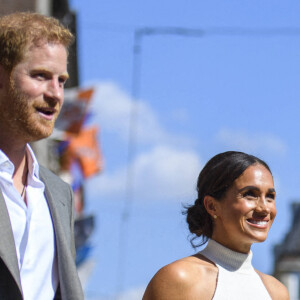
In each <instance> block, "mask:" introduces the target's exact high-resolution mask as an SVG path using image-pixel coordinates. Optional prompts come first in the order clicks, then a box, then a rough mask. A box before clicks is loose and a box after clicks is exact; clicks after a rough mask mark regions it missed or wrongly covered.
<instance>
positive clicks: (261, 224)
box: [246, 218, 269, 229]
mask: <svg viewBox="0 0 300 300" xmlns="http://www.w3.org/2000/svg"><path fill="white" fill-rule="evenodd" d="M246 222H247V223H248V224H249V225H251V226H253V227H256V228H263V229H264V228H267V227H268V222H269V220H268V219H263V220H262V219H253V218H251V219H247V220H246Z"/></svg>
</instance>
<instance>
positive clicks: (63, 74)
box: [32, 67, 70, 79]
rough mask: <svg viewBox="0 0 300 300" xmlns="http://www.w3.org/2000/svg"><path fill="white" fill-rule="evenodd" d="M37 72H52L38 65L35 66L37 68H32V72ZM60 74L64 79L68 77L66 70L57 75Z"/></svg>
mask: <svg viewBox="0 0 300 300" xmlns="http://www.w3.org/2000/svg"><path fill="white" fill-rule="evenodd" d="M38 72H45V73H49V74H52V71H50V70H49V69H46V68H39V67H37V68H35V69H33V70H32V73H38ZM61 76H63V77H65V79H69V78H70V76H69V73H68V72H65V73H62V74H60V75H59V76H58V77H61Z"/></svg>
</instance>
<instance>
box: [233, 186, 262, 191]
mask: <svg viewBox="0 0 300 300" xmlns="http://www.w3.org/2000/svg"><path fill="white" fill-rule="evenodd" d="M246 190H256V191H260V189H259V188H258V187H257V186H254V185H247V186H245V187H243V188H241V189H239V190H238V192H239V193H241V192H243V191H246Z"/></svg>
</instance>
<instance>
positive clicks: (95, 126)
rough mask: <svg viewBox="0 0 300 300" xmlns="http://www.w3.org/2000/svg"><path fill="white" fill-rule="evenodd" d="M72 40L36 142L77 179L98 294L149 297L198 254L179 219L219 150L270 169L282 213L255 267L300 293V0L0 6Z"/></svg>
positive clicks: (91, 295) (79, 229)
mask: <svg viewBox="0 0 300 300" xmlns="http://www.w3.org/2000/svg"><path fill="white" fill-rule="evenodd" d="M16 10H32V11H38V12H40V13H43V14H47V15H53V16H55V17H57V18H59V19H60V20H61V21H62V22H63V23H64V24H65V25H66V26H68V27H69V28H70V29H71V30H72V31H73V32H74V33H75V34H76V43H75V44H74V45H73V48H72V49H71V50H70V59H69V73H70V76H71V80H70V81H69V82H68V85H67V87H66V100H65V106H64V110H63V111H62V113H61V116H60V119H59V120H58V122H57V126H56V130H55V132H54V133H53V135H52V136H51V137H50V138H49V139H47V140H45V141H43V142H41V143H38V144H35V145H33V147H34V148H35V151H36V152H37V154H38V158H39V160H40V162H41V163H42V164H45V165H46V166H48V167H49V168H51V169H52V170H53V171H55V172H56V173H58V174H59V175H60V176H61V177H62V178H63V179H64V180H66V181H68V182H69V183H70V184H72V186H73V189H74V193H75V197H76V211H77V220H76V227H75V229H76V247H77V265H78V270H79V273H80V276H81V280H82V283H83V286H84V289H85V295H86V299H88V300H103V299H105V300H112V299H113V300H140V299H141V298H142V295H143V292H144V290H145V288H146V285H147V283H148V282H149V280H150V279H151V278H152V276H153V275H154V274H155V272H156V271H157V270H158V269H159V268H161V267H162V266H163V265H165V264H168V263H170V262H172V261H174V260H176V259H179V258H181V257H184V256H188V255H191V254H193V253H194V252H195V250H193V248H192V247H191V246H190V244H189V234H188V229H187V225H186V222H185V218H184V216H183V215H182V211H183V209H184V205H187V204H192V203H193V201H194V200H195V199H196V191H195V187H196V180H197V176H198V174H199V172H200V170H201V168H202V167H203V165H204V164H205V162H206V161H207V160H208V159H210V158H211V157H212V156H213V155H215V154H217V153H219V152H223V151H227V150H239V151H244V152H247V153H250V154H254V155H256V156H258V157H259V158H262V159H263V160H265V161H266V162H267V163H268V164H269V165H270V167H271V170H272V171H273V175H274V180H275V187H276V191H277V197H276V198H277V199H276V203H277V210H278V212H277V218H276V220H275V223H274V225H273V228H272V230H271V232H270V234H269V237H268V239H267V241H266V242H264V243H262V244H259V245H254V246H253V252H254V261H253V263H254V266H255V267H256V268H257V269H259V270H260V271H262V272H266V273H269V274H273V275H275V276H276V277H277V278H279V279H280V280H281V281H282V282H284V284H286V285H287V287H288V288H289V291H290V294H291V299H292V300H297V299H300V221H299V220H300V204H299V202H298V201H299V199H300V190H299V187H300V174H299V169H300V157H299V154H300V142H299V128H300V126H299V124H300V118H299V113H300V101H299V100H300V84H299V82H300V18H299V15H300V2H299V1H296V0H285V1H283V0H281V1H279V0H272V1H270V0H266V1H258V0H251V1H250V0H245V1H237V0H227V1H221V0H214V1H199V0H197V1H196V0H187V1H179V0H175V1H174V0H173V1H171V0H165V1H153V0H152V1H148V0H144V1H138V0H128V1H116V0H109V1H108V0H106V1H105V0H103V1H101V0H87V1H80V0H69V1H67V0H36V1H34V0H22V1H20V0H19V1H17V0H0V12H1V14H5V13H8V12H12V11H16Z"/></svg>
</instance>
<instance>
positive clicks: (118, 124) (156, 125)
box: [92, 82, 191, 144]
mask: <svg viewBox="0 0 300 300" xmlns="http://www.w3.org/2000/svg"><path fill="white" fill-rule="evenodd" d="M92 111H93V112H94V113H95V112H96V113H97V117H99V120H100V124H101V127H102V128H105V129H106V130H109V131H111V132H115V133H117V134H119V135H120V137H121V138H122V139H124V140H127V139H128V136H129V126H130V125H129V124H130V119H131V117H130V116H131V115H132V111H133V116H134V117H133V132H134V135H135V138H136V139H137V141H138V142H139V143H146V144H151V143H160V142H165V143H166V142H167V143H173V144H175V143H181V144H182V143H186V144H187V143H191V141H190V140H189V139H187V138H186V137H183V136H179V135H175V134H171V133H169V132H167V131H166V130H165V129H164V128H163V127H162V126H161V124H160V122H159V120H158V118H157V116H156V114H155V112H154V111H153V110H152V108H151V107H150V106H149V105H148V104H147V103H146V102H145V101H142V100H139V101H136V100H135V99H134V100H133V99H132V98H131V96H130V95H128V94H127V93H126V92H125V91H123V90H121V88H120V87H118V86H117V85H116V84H115V83H113V82H101V83H99V84H97V85H96V88H95V95H94V97H93V102H92Z"/></svg>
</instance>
